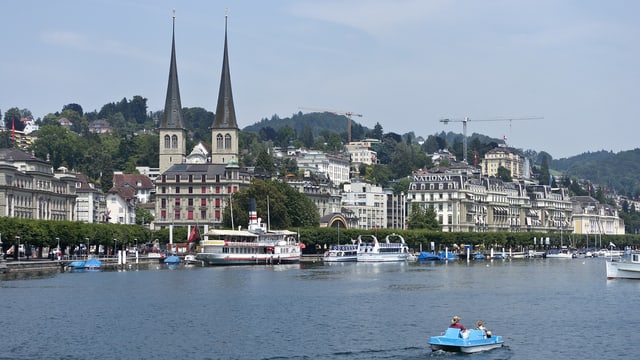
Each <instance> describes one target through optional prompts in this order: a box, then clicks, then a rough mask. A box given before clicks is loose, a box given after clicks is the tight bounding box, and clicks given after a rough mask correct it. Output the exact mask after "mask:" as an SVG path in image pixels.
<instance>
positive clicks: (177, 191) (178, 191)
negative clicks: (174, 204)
mask: <svg viewBox="0 0 640 360" xmlns="http://www.w3.org/2000/svg"><path fill="white" fill-rule="evenodd" d="M176 194H180V186H176Z"/></svg>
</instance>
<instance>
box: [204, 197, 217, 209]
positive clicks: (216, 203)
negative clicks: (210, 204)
mask: <svg viewBox="0 0 640 360" xmlns="http://www.w3.org/2000/svg"><path fill="white" fill-rule="evenodd" d="M203 200H204V199H203ZM215 204H216V205H215V206H216V207H217V208H219V207H220V199H218V198H216V201H215Z"/></svg>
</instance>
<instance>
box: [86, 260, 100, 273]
mask: <svg viewBox="0 0 640 360" xmlns="http://www.w3.org/2000/svg"><path fill="white" fill-rule="evenodd" d="M84 270H85V271H102V261H100V260H98V259H96V258H91V259H89V260H87V261H85V263H84Z"/></svg>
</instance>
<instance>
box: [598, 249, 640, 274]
mask: <svg viewBox="0 0 640 360" xmlns="http://www.w3.org/2000/svg"><path fill="white" fill-rule="evenodd" d="M606 263H607V279H639V280H640V254H635V253H634V254H631V260H630V261H627V260H623V259H622V258H611V259H607V261H606Z"/></svg>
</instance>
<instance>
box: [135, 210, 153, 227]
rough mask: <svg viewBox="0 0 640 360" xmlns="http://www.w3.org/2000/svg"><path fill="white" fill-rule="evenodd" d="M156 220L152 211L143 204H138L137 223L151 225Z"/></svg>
mask: <svg viewBox="0 0 640 360" xmlns="http://www.w3.org/2000/svg"><path fill="white" fill-rule="evenodd" d="M153 220H154V217H153V215H152V214H151V212H150V211H149V210H147V209H145V208H143V207H142V206H136V225H145V224H146V225H149V224H151V222H152V221H153Z"/></svg>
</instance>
